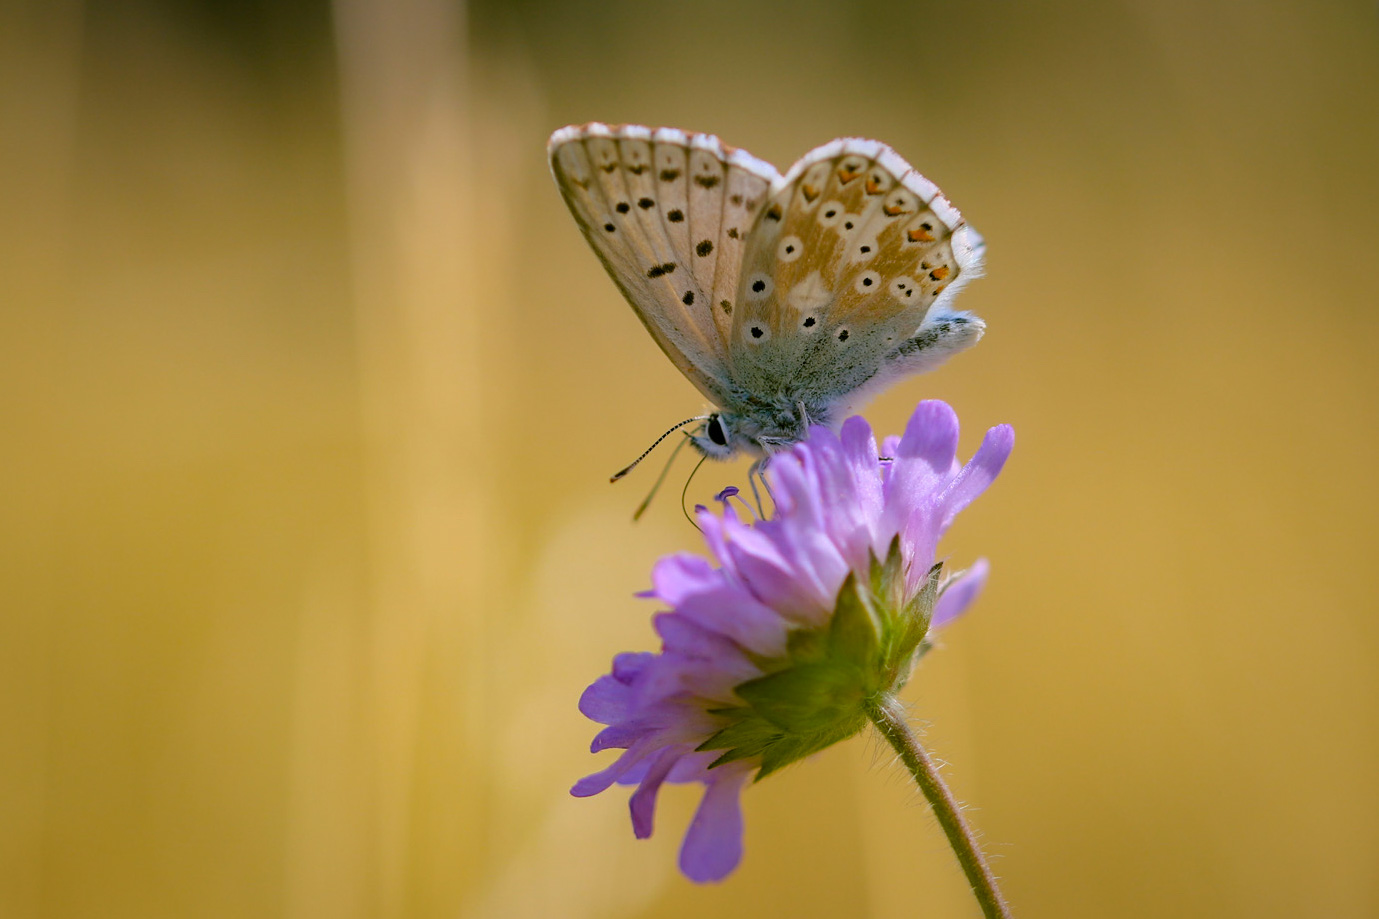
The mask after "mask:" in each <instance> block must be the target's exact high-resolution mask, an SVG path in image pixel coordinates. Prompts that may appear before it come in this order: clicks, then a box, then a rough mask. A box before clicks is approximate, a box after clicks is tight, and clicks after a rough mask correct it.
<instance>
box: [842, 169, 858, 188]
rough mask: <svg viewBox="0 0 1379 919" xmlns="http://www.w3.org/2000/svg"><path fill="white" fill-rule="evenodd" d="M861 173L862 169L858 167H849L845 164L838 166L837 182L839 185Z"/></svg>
mask: <svg viewBox="0 0 1379 919" xmlns="http://www.w3.org/2000/svg"><path fill="white" fill-rule="evenodd" d="M861 174H862V170H860V169H849V168H848V167H847V166H840V167H838V183H839V184H840V185H846V184H847V183H849V182H851V181H852V180H853V179H855V178H857V177H858V176H859V175H861Z"/></svg>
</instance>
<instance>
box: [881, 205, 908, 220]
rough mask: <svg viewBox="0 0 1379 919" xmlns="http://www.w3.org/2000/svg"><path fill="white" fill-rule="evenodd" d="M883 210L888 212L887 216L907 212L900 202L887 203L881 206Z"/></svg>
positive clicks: (897, 215) (896, 215)
mask: <svg viewBox="0 0 1379 919" xmlns="http://www.w3.org/2000/svg"><path fill="white" fill-rule="evenodd" d="M881 210H883V211H885V212H886V216H887V217H899V216H900V215H901V214H903V213H905V208H903V207H901V206H900V205H899V204H887V205H886V206H885V207H883V208H881Z"/></svg>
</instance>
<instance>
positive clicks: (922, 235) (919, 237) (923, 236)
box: [905, 227, 934, 243]
mask: <svg viewBox="0 0 1379 919" xmlns="http://www.w3.org/2000/svg"><path fill="white" fill-rule="evenodd" d="M905 236H906V238H908V239H909V240H910V242H912V243H931V242H933V241H934V237H933V236H932V235H930V233H929V231H928V230H926V229H924V228H923V227H916V228H915V229H913V230H906V231H905Z"/></svg>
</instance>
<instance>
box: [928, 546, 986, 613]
mask: <svg viewBox="0 0 1379 919" xmlns="http://www.w3.org/2000/svg"><path fill="white" fill-rule="evenodd" d="M990 570H991V566H990V565H988V564H987V561H986V559H984V558H979V559H977V560H976V561H975V562H973V563H972V567H971V568H968V569H967V570H966V571H964V572H962V574H960V575H959V576H958V577H957V578H956V579H954V580H953V581H950V582H949V583H948V586H947V587H946V588H944V591H943V596H941V597H939V598H938V602H937V603H935V604H934V616H933V618H932V619H931V620H930V621H929V628H931V629H941V628H943V627H944V626H946V625H948V624H949V623H950V622H952V621H953V620H954V619H957V618H958V617H959V616H961V615H962V614H963V612H964V611H965V610H966V609H967V608H968V607H969V606H971V605H972V601H973V600H975V599H977V595H978V594H980V593H981V592H982V588H983V587H985V586H986V576H987V572H989V571H990Z"/></svg>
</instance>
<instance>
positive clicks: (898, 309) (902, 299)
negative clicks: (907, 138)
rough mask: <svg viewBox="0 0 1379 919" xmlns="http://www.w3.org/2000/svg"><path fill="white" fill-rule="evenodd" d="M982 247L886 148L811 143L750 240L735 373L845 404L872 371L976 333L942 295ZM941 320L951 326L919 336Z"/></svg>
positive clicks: (964, 276) (891, 372)
mask: <svg viewBox="0 0 1379 919" xmlns="http://www.w3.org/2000/svg"><path fill="white" fill-rule="evenodd" d="M982 249H983V246H982V242H981V237H979V236H978V235H977V234H976V233H975V232H974V231H973V230H972V229H971V228H969V227H968V226H967V225H966V224H965V223H964V221H963V219H962V215H961V214H960V213H959V212H958V211H957V209H956V208H954V207H953V206H952V205H951V204H950V203H949V202H948V200H947V199H946V198H944V197H943V196H942V194H940V193H939V190H938V188H937V187H936V186H935V185H934V184H933V183H932V182H930V181H929V180H927V179H925V178H924V177H923V176H921V175H920V174H919V173H917V172H915V171H914V170H913V169H912V168H910V166H909V164H908V163H906V162H905V161H904V160H903V159H901V157H900V156H899V155H897V154H896V153H895V152H894V151H893V150H891V149H890V148H889V147H887V146H885V145H884V144H881V143H879V142H877V141H873V140H862V139H858V138H846V139H842V140H836V141H833V142H832V143H829V144H826V145H824V146H822V147H819V148H818V149H816V150H813V151H811V152H810V153H808V154H806V155H805V156H804V157H803V158H802V159H801V160H800V161H799V162H798V163H796V164H795V165H794V166H793V167H792V168H791V169H790V171H789V172H788V173H786V175H785V176H784V177H782V178H781V180H780V181H778V182H777V183H775V185H773V187H772V190H771V193H770V195H769V197H768V199H767V202H766V205H765V207H764V208H763V209H762V211H761V213H760V214H759V215H758V217H757V220H756V222H755V223H754V224H753V227H752V232H751V234H750V235H749V237H748V242H747V249H746V254H745V256H744V259H743V277H742V283H741V286H740V291H739V295H738V300H739V301H740V305H739V308H738V310H737V312H736V314H735V315H734V323H733V329H732V331H731V337H730V339H729V349H728V351H729V361H730V363H731V367H732V373H733V375H734V379H735V380H736V381H737V382H738V383H739V385H741V386H742V387H743V388H745V389H747V390H749V391H751V392H756V393H762V394H767V393H770V394H775V393H781V392H787V393H788V392H790V391H795V392H803V393H805V394H806V395H808V396H811V397H813V398H810V399H805V400H804V401H806V402H816V403H824V404H828V403H837V404H843V403H846V402H850V401H854V400H853V399H851V398H849V397H850V396H852V395H853V394H854V393H855V392H858V391H861V390H862V388H863V387H866V388H868V389H871V388H874V384H875V382H877V380H878V375H880V376H881V377H884V378H885V379H887V380H892V379H895V377H896V376H897V375H900V374H901V373H903V372H909V371H910V370H914V371H917V370H920V369H927V368H928V367H929V366H932V365H933V364H935V363H937V360H936V359H941V358H940V352H941V354H942V355H944V356H946V355H947V354H951V353H953V352H955V351H957V350H961V349H962V348H963V347H966V346H968V345H970V344H972V343H973V342H975V340H976V338H978V337H980V334H981V323H980V321H979V320H977V319H976V317H971V316H968V315H967V314H961V313H955V312H953V311H952V310H951V308H950V307H949V303H950V302H951V301H952V299H953V297H954V296H955V295H956V294H957V292H958V290H959V288H961V287H962V286H963V285H964V284H966V283H967V282H968V281H969V280H971V279H972V278H974V277H976V276H977V275H978V274H979V273H980V269H981V256H982ZM944 317H947V318H948V319H949V320H957V321H953V322H950V327H951V328H952V329H954V330H955V333H954V334H945V335H943V336H938V337H937V338H936V337H935V336H932V335H930V336H927V337H926V336H925V335H924V333H925V332H926V331H931V327H932V326H933V324H934V323H935V322H938V321H941V320H943V318H944ZM958 333H960V334H958ZM931 339H932V340H933V343H934V349H933V350H932V351H931V353H929V354H927V355H925V356H924V359H922V360H921V359H918V358H917V357H916V354H917V353H918V352H919V351H922V350H925V349H926V348H928V347H929V345H926V344H925V342H926V341H929V340H931ZM883 368H884V372H883ZM869 382H871V383H873V387H869V386H867V384H868V383H869Z"/></svg>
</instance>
